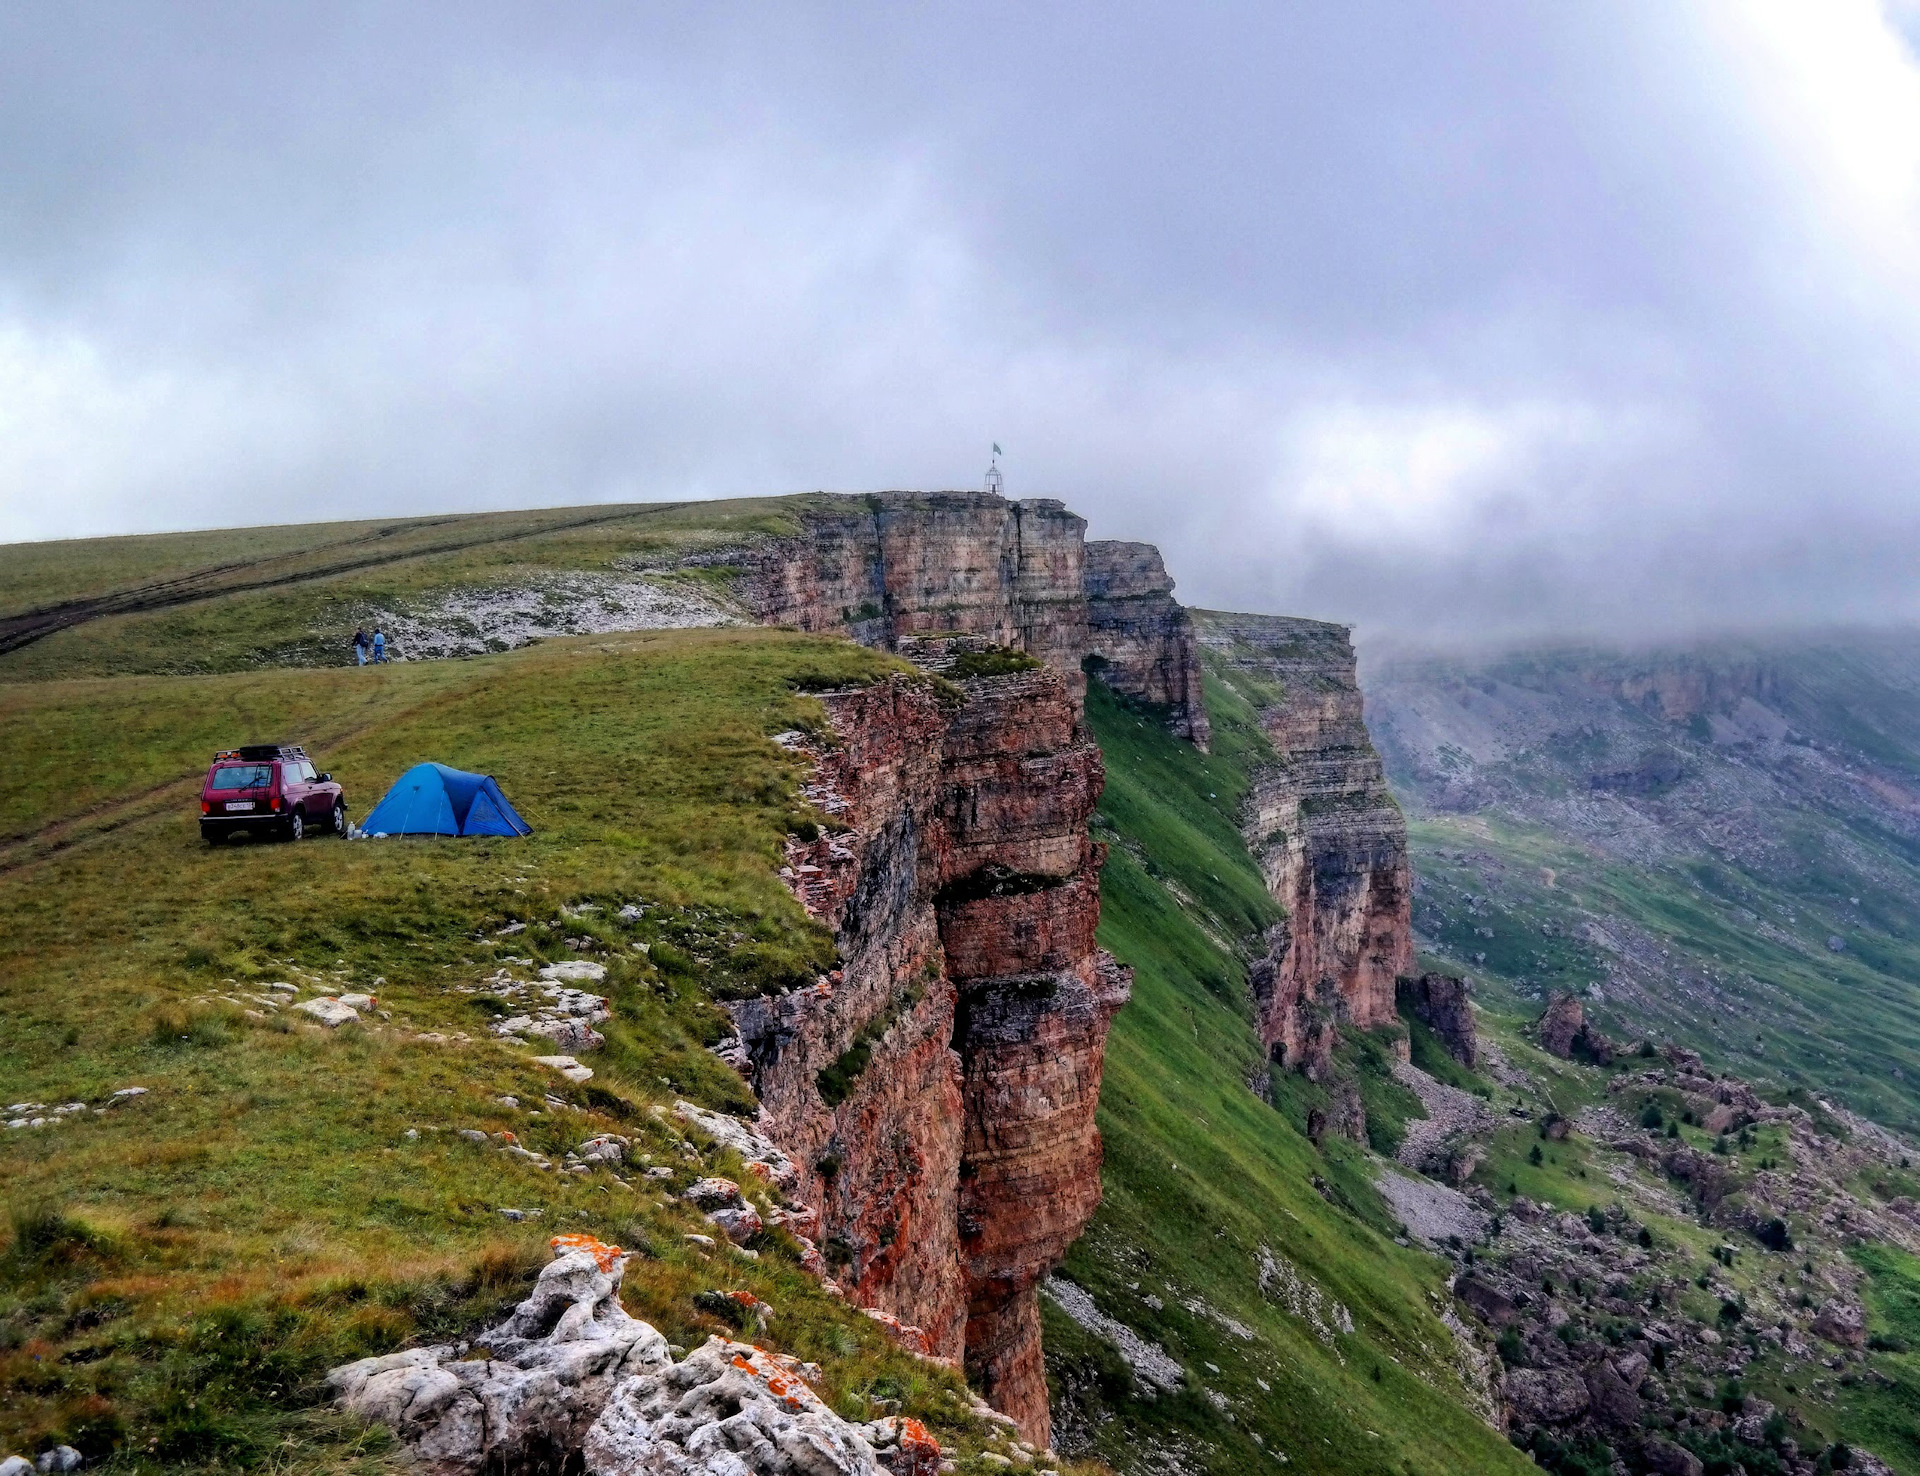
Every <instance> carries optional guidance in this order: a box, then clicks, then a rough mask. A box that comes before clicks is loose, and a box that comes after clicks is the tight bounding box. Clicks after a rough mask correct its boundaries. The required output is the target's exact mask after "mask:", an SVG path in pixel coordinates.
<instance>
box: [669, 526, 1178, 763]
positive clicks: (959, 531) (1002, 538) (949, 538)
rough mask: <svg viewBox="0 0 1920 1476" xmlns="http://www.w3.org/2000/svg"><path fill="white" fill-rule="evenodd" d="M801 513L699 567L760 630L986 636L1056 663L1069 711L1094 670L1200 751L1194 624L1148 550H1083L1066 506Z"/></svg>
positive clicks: (861, 636) (877, 638) (908, 638)
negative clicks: (721, 578) (708, 568)
mask: <svg viewBox="0 0 1920 1476" xmlns="http://www.w3.org/2000/svg"><path fill="white" fill-rule="evenodd" d="M795 516H796V517H797V519H798V521H799V523H800V527H801V531H800V532H799V533H798V534H795V535H790V536H787V537H781V538H772V539H766V540H762V541H760V542H757V543H754V544H752V545H750V546H747V547H745V548H730V549H726V550H723V551H720V552H717V553H715V552H709V553H707V554H703V555H701V556H700V561H701V562H708V563H713V562H725V563H728V564H730V565H732V566H734V567H737V568H739V569H740V570H741V571H742V572H741V578H740V583H739V590H740V594H741V597H742V599H743V600H744V602H745V604H746V605H747V608H748V610H749V611H750V612H751V614H752V615H753V617H754V618H755V619H756V620H759V621H761V622H763V623H765V624H770V625H791V626H794V627H796V628H798V629H800V630H809V631H839V632H844V633H845V634H847V635H849V636H851V637H852V638H853V639H854V640H857V641H859V642H861V643H862V644H863V645H870V646H881V647H884V648H886V649H888V650H900V649H901V648H902V647H904V646H907V645H909V644H910V643H912V642H914V641H915V640H918V639H923V638H928V637H945V636H956V635H957V636H968V637H977V638H979V639H982V640H985V641H989V642H991V643H993V644H995V645H1000V646H1011V647H1013V648H1015V649H1017V650H1021V651H1025V652H1026V653H1028V654H1029V655H1031V656H1034V657H1037V658H1038V659H1039V660H1040V661H1042V662H1044V663H1045V664H1046V665H1048V666H1050V667H1052V668H1053V669H1054V670H1055V671H1056V672H1058V673H1059V674H1060V676H1061V678H1062V679H1063V680H1064V681H1065V683H1066V685H1067V688H1068V691H1069V693H1070V694H1071V695H1072V697H1073V699H1074V701H1075V702H1076V704H1078V702H1079V701H1080V700H1081V698H1082V697H1083V696H1084V694H1085V691H1086V679H1085V677H1084V675H1083V668H1084V667H1085V666H1086V664H1087V663H1088V661H1089V658H1092V659H1093V660H1094V661H1095V662H1097V664H1098V669H1099V671H1100V674H1101V676H1102V678H1103V679H1104V680H1105V681H1106V682H1107V684H1108V685H1109V686H1111V687H1112V688H1113V689H1114V690H1115V691H1117V692H1120V693H1122V694H1124V695H1126V696H1128V697H1130V698H1133V699H1135V700H1137V701H1140V702H1145V703H1148V704H1151V705H1153V706H1155V707H1160V708H1164V709H1166V711H1167V721H1168V725H1169V726H1170V727H1171V728H1172V730H1173V731H1174V732H1175V733H1176V734H1177V735H1179V736H1180V737H1182V738H1186V739H1188V740H1190V741H1191V742H1193V743H1195V744H1196V745H1197V746H1199V747H1201V748H1205V747H1206V745H1207V732H1208V729H1207V716H1206V708H1205V706H1204V705H1203V703H1202V701H1201V695H1200V663H1199V654H1198V650H1197V648H1196V646H1195V644H1194V638H1193V622H1192V620H1191V619H1190V618H1189V616H1188V615H1187V612H1186V611H1185V610H1184V609H1182V608H1181V606H1180V605H1179V604H1178V603H1177V602H1176V601H1175V600H1174V598H1173V581H1172V580H1171V579H1169V578H1168V577H1167V571H1166V566H1165V565H1164V564H1163V563H1162V561H1161V558H1160V552H1159V550H1158V549H1156V548H1154V547H1153V546H1152V545H1151V544H1146V543H1114V542H1095V543H1088V542H1087V541H1086V530H1087V525H1086V520H1085V519H1084V518H1081V517H1078V516H1076V515H1075V514H1073V513H1071V512H1069V511H1067V509H1066V508H1065V506H1063V505H1062V504H1061V503H1059V502H1055V501H1052V500H1050V499H1047V498H1026V499H1023V500H1020V501H1008V500H1007V499H1006V498H1003V497H998V496H995V495H993V494H991V493H986V492H884V493H871V494H859V495H852V496H826V495H821V496H817V497H811V498H808V499H806V500H805V501H804V503H802V504H801V505H800V506H799V507H798V509H797V511H796V514H795Z"/></svg>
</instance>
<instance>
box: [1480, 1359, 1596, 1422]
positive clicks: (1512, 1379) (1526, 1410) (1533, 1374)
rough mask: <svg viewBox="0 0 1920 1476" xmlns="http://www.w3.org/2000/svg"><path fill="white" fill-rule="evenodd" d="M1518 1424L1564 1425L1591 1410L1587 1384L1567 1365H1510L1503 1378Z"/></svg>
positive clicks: (1512, 1413)
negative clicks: (1527, 1366)
mask: <svg viewBox="0 0 1920 1476" xmlns="http://www.w3.org/2000/svg"><path fill="white" fill-rule="evenodd" d="M1501 1383H1502V1389H1503V1392H1504V1393H1505V1395H1506V1400H1507V1409H1508V1412H1509V1413H1510V1414H1511V1415H1512V1417H1513V1421H1514V1423H1515V1424H1518V1425H1563V1424H1565V1423H1567V1422H1568V1421H1569V1420H1574V1419H1578V1418H1579V1417H1580V1416H1581V1415H1583V1414H1585V1413H1586V1412H1587V1406H1588V1404H1589V1398H1588V1395H1587V1386H1586V1383H1585V1381H1584V1380H1582V1379H1581V1377H1580V1375H1579V1374H1577V1373H1575V1372H1573V1371H1572V1370H1571V1369H1565V1368H1510V1369H1508V1370H1507V1372H1506V1376H1505V1378H1504V1379H1503V1380H1502V1381H1501Z"/></svg>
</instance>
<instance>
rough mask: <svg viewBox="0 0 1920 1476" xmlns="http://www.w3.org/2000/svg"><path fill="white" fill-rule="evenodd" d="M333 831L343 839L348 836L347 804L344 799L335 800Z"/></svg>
mask: <svg viewBox="0 0 1920 1476" xmlns="http://www.w3.org/2000/svg"><path fill="white" fill-rule="evenodd" d="M333 833H334V834H335V835H337V836H339V837H340V839H341V840H345V839H346V838H347V806H346V802H345V801H344V800H335V801H334V802H333Z"/></svg>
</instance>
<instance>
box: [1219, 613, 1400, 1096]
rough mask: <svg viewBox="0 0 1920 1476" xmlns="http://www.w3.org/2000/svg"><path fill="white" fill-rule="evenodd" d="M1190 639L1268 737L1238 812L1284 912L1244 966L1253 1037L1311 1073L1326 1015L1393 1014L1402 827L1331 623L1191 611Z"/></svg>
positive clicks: (1350, 1018) (1345, 650)
mask: <svg viewBox="0 0 1920 1476" xmlns="http://www.w3.org/2000/svg"><path fill="white" fill-rule="evenodd" d="M1194 619H1195V625H1196V629H1197V631H1198V634H1199V638H1200V643H1201V646H1202V647H1203V649H1205V650H1206V651H1207V652H1208V653H1209V655H1210V656H1211V658H1212V659H1213V660H1215V661H1217V662H1219V663H1220V665H1221V667H1222V669H1223V670H1224V672H1225V673H1226V674H1227V675H1228V676H1229V677H1230V678H1231V679H1232V680H1233V681H1234V683H1235V685H1236V687H1237V688H1238V689H1239V690H1240V692H1241V693H1242V695H1244V696H1247V697H1248V698H1249V700H1251V701H1252V702H1253V704H1254V705H1255V707H1256V708H1257V709H1258V711H1259V714H1260V725H1261V729H1262V731H1264V732H1265V734H1266V736H1267V739H1268V741H1269V742H1270V743H1271V744H1272V745H1273V751H1274V759H1273V762H1272V763H1271V764H1269V765H1267V766H1266V767H1264V768H1263V769H1261V770H1260V771H1259V773H1258V774H1257V775H1256V777H1255V781H1254V787H1253V792H1252V794H1251V795H1250V796H1249V797H1248V801H1247V806H1246V809H1245V812H1244V814H1243V816H1242V829H1243V831H1244V833H1245V835H1246V837H1247V844H1248V848H1249V849H1250V850H1251V851H1252V852H1253V854H1254V856H1255V858H1256V859H1257V860H1258V861H1259V863H1260V868H1261V871H1262V873H1263V874H1264V875H1265V877H1266V882H1267V887H1268V890H1269V891H1270V892H1271V893H1272V895H1273V896H1274V897H1275V898H1276V899H1277V900H1278V901H1280V902H1281V903H1282V904H1283V905H1284V906H1285V907H1286V909H1287V920H1286V921H1285V922H1284V923H1283V924H1281V925H1280V926H1278V927H1277V928H1275V929H1274V930H1273V931H1272V933H1271V934H1270V935H1269V938H1268V940H1267V943H1268V947H1267V956H1266V958H1265V959H1264V960H1263V961H1262V962H1261V963H1260V964H1259V965H1257V966H1256V967H1255V968H1254V970H1253V975H1252V986H1253V991H1254V997H1255V1005H1256V1014H1257V1016H1258V1024H1259V1028H1260V1035H1261V1040H1262V1042H1263V1043H1264V1044H1265V1046H1266V1047H1267V1050H1268V1053H1269V1054H1270V1055H1271V1056H1272V1057H1273V1059H1275V1060H1276V1061H1279V1062H1281V1063H1282V1064H1283V1065H1285V1066H1287V1067H1290V1068H1296V1069H1302V1070H1306V1071H1308V1072H1309V1073H1310V1074H1316V1075H1317V1074H1319V1073H1320V1072H1321V1071H1322V1070H1323V1069H1324V1067H1325V1065H1326V1061H1327V1056H1328V1054H1329V1053H1330V1051H1331V1049H1332V1045H1333V1042H1334V1040H1335V1039H1336V1037H1337V1033H1338V1030H1339V1028H1340V1027H1341V1026H1342V1025H1351V1026H1355V1027H1358V1028H1361V1029H1366V1028H1371V1027H1373V1026H1377V1025H1387V1024H1391V1023H1392V1022H1393V1021H1394V1019H1395V1010H1394V989H1395V981H1396V980H1397V979H1399V978H1400V977H1401V976H1403V975H1406V974H1410V973H1411V972H1412V968H1413V929H1412V918H1411V906H1412V877H1411V872H1410V870H1409V867H1408V862H1407V826H1406V821H1405V819H1404V818H1403V817H1402V815H1401V813H1400V807H1399V806H1398V805H1397V804H1395V803H1394V799H1393V796H1392V794H1391V793H1389V792H1388V789H1387V784H1386V778H1385V775H1384V773H1383V772H1382V769H1381V765H1380V756H1379V755H1378V754H1377V753H1376V752H1375V751H1374V748H1373V743H1372V740H1371V739H1370V738H1369V737H1368V734H1367V727H1366V722H1365V719H1364V715H1363V708H1362V702H1361V696H1360V687H1359V683H1358V680H1357V679H1356V675H1355V661H1354V654H1353V644H1352V642H1351V640H1350V639H1349V636H1348V632H1347V630H1346V628H1345V627H1344V626H1339V625H1328V624H1326V623H1324V622H1321V621H1317V620H1295V619H1288V618H1284V617H1280V616H1265V615H1223V614H1218V613H1215V612H1211V611H1196V612H1194Z"/></svg>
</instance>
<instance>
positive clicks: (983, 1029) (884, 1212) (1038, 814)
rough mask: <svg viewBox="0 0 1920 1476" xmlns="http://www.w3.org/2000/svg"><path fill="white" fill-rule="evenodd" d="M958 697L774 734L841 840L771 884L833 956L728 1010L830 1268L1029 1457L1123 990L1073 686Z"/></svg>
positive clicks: (1039, 1428)
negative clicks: (1025, 1441) (797, 984)
mask: <svg viewBox="0 0 1920 1476" xmlns="http://www.w3.org/2000/svg"><path fill="white" fill-rule="evenodd" d="M994 634H997V632H995V633H994ZM961 691H962V694H963V695H962V697H961V699H960V700H958V701H954V700H952V699H951V698H949V699H947V700H945V701H943V700H942V698H941V697H940V696H939V695H937V694H936V692H935V691H934V689H933V688H932V686H931V685H930V684H928V683H926V682H924V681H919V680H915V679H911V678H900V677H896V678H892V679H889V680H888V681H885V682H883V683H880V684H878V685H876V686H872V687H866V688H862V689H858V690H851V691H845V692H831V693H827V694H825V695H824V696H823V698H822V699H821V700H822V701H823V703H824V704H825V706H826V708H827V713H828V718H829V723H830V727H831V738H830V739H826V740H821V741H813V740H798V739H796V740H790V741H792V742H794V743H795V744H796V746H798V747H801V748H803V750H804V751H805V752H806V754H807V755H808V756H809V757H810V758H811V759H812V761H813V764H814V776H815V777H814V782H813V784H812V785H811V786H810V788H809V790H808V794H809V797H810V798H811V799H812V800H813V802H814V803H815V804H816V805H817V806H819V807H820V808H821V809H822V810H824V811H825V812H826V813H827V814H828V815H829V816H830V817H832V819H833V821H834V823H835V825H836V827H838V826H842V825H843V826H844V827H845V828H844V829H839V828H835V829H833V830H830V831H829V832H828V833H826V834H824V835H822V836H821V837H820V838H818V839H817V840H814V841H812V842H807V843H801V842H795V843H793V845H792V846H791V848H790V856H789V866H788V872H787V874H788V876H789V878H790V880H791V883H792V885H793V886H794V888H795V890H796V892H797V893H798V895H799V896H800V898H801V900H802V901H803V902H804V903H805V905H806V906H807V908H808V910H809V911H810V912H811V913H812V914H813V915H814V916H816V917H818V918H819V919H820V920H821V921H823V922H824V923H826V924H827V925H828V926H829V927H831V928H832V929H833V932H834V937H835V941H836V943H837V945H838V949H839V954H840V958H841V960H842V964H841V967H840V968H839V969H838V970H837V971H836V972H835V974H833V975H832V976H829V977H828V978H826V979H823V980H821V981H820V982H819V983H818V984H816V985H815V986H813V987H812V988H810V989H805V990H801V991H797V992H795V993H791V994H787V995H782V996H777V997H769V998H764V999H755V1000H748V1001H743V1002H739V1003H736V1004H733V1005H731V1006H729V1009H730V1011H731V1013H732V1015H733V1019H734V1023H735V1026H736V1029H737V1030H738V1032H739V1036H740V1046H741V1049H742V1050H743V1052H744V1057H745V1061H746V1063H747V1065H746V1072H747V1075H748V1079H749V1082H750V1084H751V1085H752V1087H753V1088H754V1090H755V1092H756V1093H757V1094H758V1096H759V1098H760V1100H761V1103H762V1113H761V1122H762V1126H763V1128H764V1129H765V1131H767V1132H768V1133H769V1134H770V1135H771V1136H772V1137H774V1138H775V1139H776V1140H777V1141H778V1142H780V1143H781V1144H782V1146H784V1147H785V1148H786V1149H787V1150H788V1151H789V1152H790V1153H791V1154H792V1155H793V1157H794V1159H795V1160H796V1162H797V1163H798V1164H799V1167H800V1177H799V1180H798V1182H797V1183H796V1185H795V1188H794V1192H795V1194H796V1196H797V1197H798V1198H799V1199H800V1200H801V1201H803V1202H804V1203H806V1204H808V1205H809V1206H818V1214H819V1225H818V1232H819V1236H820V1239H821V1243H822V1245H823V1246H824V1248H825V1259H826V1264H827V1267H828V1269H829V1270H830V1272H831V1273H832V1274H833V1275H834V1276H835V1277H836V1278H837V1279H838V1280H839V1282H840V1283H841V1285H842V1286H843V1288H844V1289H845V1290H846V1292H847V1294H848V1295H849V1296H851V1297H852V1298H853V1299H854V1300H856V1301H857V1302H859V1303H860V1304H861V1305H863V1306H868V1307H871V1308H874V1309H875V1310H877V1311H880V1312H883V1313H886V1314H889V1315H891V1316H892V1317H894V1318H897V1319H898V1320H899V1321H900V1322H901V1323H903V1324H907V1325H908V1326H909V1328H910V1329H919V1330H920V1331H919V1333H918V1334H917V1335H916V1334H913V1333H911V1332H910V1333H909V1336H910V1337H915V1336H917V1337H919V1338H921V1339H923V1346H924V1348H925V1350H926V1351H928V1352H929V1353H931V1354H933V1355H935V1356H938V1357H944V1358H949V1359H953V1360H955V1361H963V1362H964V1363H965V1365H966V1368H967V1371H968V1373H969V1374H970V1375H971V1376H972V1378H973V1379H974V1380H975V1382H976V1383H977V1384H978V1385H979V1387H980V1388H981V1389H982V1391H983V1392H984V1393H985V1394H986V1396H987V1398H988V1399H989V1401H990V1402H991V1403H992V1404H993V1405H994V1406H995V1407H996V1408H998V1409H1000V1410H1002V1411H1004V1412H1005V1413H1007V1414H1009V1415H1011V1416H1012V1417H1013V1418H1014V1419H1015V1420H1017V1421H1018V1422H1019V1424H1020V1427H1021V1429H1022V1431H1023V1432H1025V1434H1026V1435H1027V1437H1028V1438H1029V1439H1031V1440H1033V1441H1034V1442H1035V1443H1037V1444H1041V1445H1045V1444H1046V1443H1047V1440H1048V1438H1049V1420H1048V1412H1047V1391H1046V1378H1045V1373H1044V1368H1043V1365H1042V1362H1041V1351H1040V1324H1039V1312H1038V1307H1037V1304H1036V1302H1035V1300H1034V1295H1035V1293H1034V1289H1035V1287H1036V1285H1037V1284H1038V1282H1039V1281H1040V1279H1041V1278H1042V1277H1043V1276H1044V1275H1045V1274H1046V1273H1047V1272H1048V1271H1049V1270H1050V1269H1052V1267H1053V1266H1054V1265H1056V1264H1057V1263H1058V1261H1059V1260H1060V1258H1061V1256H1063V1255H1064V1254H1065V1252H1066V1250H1067V1247H1068V1246H1069V1245H1070V1244H1071V1243H1072V1241H1073V1240H1074V1238H1075V1237H1076V1236H1077V1235H1078V1234H1079V1233H1080V1230H1081V1228H1082V1227H1083V1226H1084V1225H1085V1224H1086V1222H1087V1220H1088V1219H1089V1217H1090V1216H1091V1215H1092V1213H1093V1210H1094V1208H1095V1206H1096V1205H1097V1204H1098V1203H1099V1198H1100V1140H1099V1134H1098V1132H1097V1131H1096V1129H1095V1127H1094V1110H1095V1107H1096V1106H1097V1105H1098V1100H1099V1090H1100V1077H1101V1070H1102V1064H1103V1057H1104V1048H1105V1042H1106V1034H1107V1027H1108V1024H1109V1022H1110V1020H1111V1019H1112V1016H1113V1014H1114V1012H1115V1011H1116V1010H1117V1009H1118V1008H1119V1007H1120V1006H1121V1005H1122V1004H1123V1003H1124V1002H1125V1001H1126V998H1127V994H1128V987H1129V976H1128V974H1127V971H1125V970H1124V969H1121V968H1120V967H1119V966H1118V965H1116V964H1115V963H1114V962H1113V960H1112V959H1111V958H1109V957H1108V956H1107V955H1106V954H1104V953H1102V952H1101V951H1100V950H1098V949H1097V948H1096V947H1095V945H1094V941H1093V940H1094V929H1095V927H1096V926H1097V924H1098V922H1099V916H1100V904H1099V867H1100V863H1101V860H1102V852H1101V848H1100V847H1098V846H1096V845H1095V844H1093V842H1092V841H1091V840H1090V839H1089V835H1088V828H1087V822H1088V819H1089V817H1090V816H1091V814H1092V812H1093V807H1094V805H1095V803H1096V802H1097V801H1098V799H1099V795H1100V790H1101V786H1102V783H1103V771H1102V766H1101V759H1100V751H1099V749H1098V748H1097V747H1096V746H1095V745H1094V744H1093V743H1092V742H1091V741H1089V739H1088V738H1087V736H1086V733H1085V730H1084V728H1083V726H1082V725H1081V721H1080V715H1079V711H1078V708H1077V704H1076V703H1075V701H1074V700H1073V692H1072V690H1071V688H1070V687H1069V685H1068V683H1067V681H1066V680H1065V679H1064V677H1063V675H1062V674H1061V673H1060V672H1058V671H1057V670H1049V669H1046V668H1040V669H1037V670H1032V671H1026V672H1020V673H1015V674H1012V675H1007V676H999V677H990V678H982V679H977V680H974V681H970V682H965V683H962V684H961Z"/></svg>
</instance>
